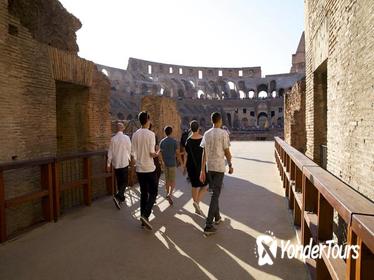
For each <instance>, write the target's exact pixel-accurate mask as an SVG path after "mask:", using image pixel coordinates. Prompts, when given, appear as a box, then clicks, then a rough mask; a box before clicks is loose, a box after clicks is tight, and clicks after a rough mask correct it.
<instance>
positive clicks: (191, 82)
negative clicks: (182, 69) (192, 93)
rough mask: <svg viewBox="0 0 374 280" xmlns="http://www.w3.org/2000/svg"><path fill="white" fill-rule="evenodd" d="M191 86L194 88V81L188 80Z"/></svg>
mask: <svg viewBox="0 0 374 280" xmlns="http://www.w3.org/2000/svg"><path fill="white" fill-rule="evenodd" d="M189 82H190V84H191V85H192V87H193V88H195V83H194V82H193V81H191V80H190V81H189Z"/></svg>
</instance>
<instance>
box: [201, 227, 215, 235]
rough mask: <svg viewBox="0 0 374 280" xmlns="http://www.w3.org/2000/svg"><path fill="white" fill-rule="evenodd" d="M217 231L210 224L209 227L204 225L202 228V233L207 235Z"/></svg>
mask: <svg viewBox="0 0 374 280" xmlns="http://www.w3.org/2000/svg"><path fill="white" fill-rule="evenodd" d="M216 232H217V229H216V228H215V227H214V226H210V227H207V226H206V227H205V228H204V234H205V235H206V236H209V235H212V234H215V233H216Z"/></svg>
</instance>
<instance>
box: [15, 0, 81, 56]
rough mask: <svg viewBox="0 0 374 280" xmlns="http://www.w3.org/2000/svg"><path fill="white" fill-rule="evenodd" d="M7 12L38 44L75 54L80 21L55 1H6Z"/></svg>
mask: <svg viewBox="0 0 374 280" xmlns="http://www.w3.org/2000/svg"><path fill="white" fill-rule="evenodd" d="M8 2H9V11H10V13H11V14H12V15H14V16H15V17H17V18H19V19H20V21H21V23H22V25H23V26H25V27H27V28H28V30H29V31H30V32H31V34H32V36H33V37H34V38H35V39H36V40H37V41H39V42H42V43H44V44H46V45H49V46H53V47H56V48H58V49H60V50H64V51H69V52H73V53H75V54H76V53H77V52H78V50H79V48H78V44H77V42H76V34H75V32H76V31H78V30H79V29H80V28H81V26H82V25H81V23H80V21H79V20H78V19H77V18H76V17H74V16H73V15H72V14H70V13H69V12H68V11H66V9H65V8H64V7H63V6H62V5H61V3H60V2H59V1H56V0H33V1H30V0H8Z"/></svg>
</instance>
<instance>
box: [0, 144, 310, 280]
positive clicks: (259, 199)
mask: <svg viewBox="0 0 374 280" xmlns="http://www.w3.org/2000/svg"><path fill="white" fill-rule="evenodd" d="M232 151H233V155H234V160H233V164H234V169H235V173H234V174H233V176H226V178H225V181H224V188H223V191H222V194H221V200H220V203H221V204H220V208H221V212H222V216H223V218H224V222H223V223H222V224H221V225H219V226H218V232H217V234H216V235H214V236H211V237H208V238H206V237H204V236H203V233H202V226H203V225H204V219H202V218H201V217H200V216H198V215H196V214H194V211H193V207H192V200H191V194H190V186H189V185H188V184H187V182H186V180H185V178H183V177H182V176H181V174H180V172H179V176H178V183H177V190H176V192H175V196H176V199H175V204H174V207H169V205H168V203H167V201H166V200H165V199H164V198H163V195H164V191H163V189H162V188H160V191H159V194H160V196H159V197H158V200H157V205H156V206H155V207H154V217H153V220H152V224H153V226H154V230H153V232H149V231H145V230H142V229H141V228H140V224H139V221H138V217H139V192H138V189H136V188H133V189H131V190H129V191H128V192H127V197H128V199H127V206H126V207H123V208H122V209H121V210H120V211H118V210H117V209H116V208H115V207H114V205H113V202H112V200H111V198H110V197H106V198H103V199H100V200H97V201H94V202H93V204H92V206H91V207H80V208H76V209H73V210H71V211H70V212H69V213H67V214H65V215H64V216H62V217H61V219H60V220H59V222H58V223H48V224H45V225H43V226H42V227H38V228H36V229H35V230H33V231H31V232H28V233H26V234H24V235H22V236H19V237H18V238H17V239H15V240H11V241H8V242H5V243H3V244H1V245H0V279H7V280H11V279H17V280H19V279H28V280H29V279H38V280H41V279H55V280H57V279H116V280H117V279H308V276H307V272H306V268H305V265H304V263H303V262H301V261H300V260H297V259H293V260H288V259H285V260H283V259H280V258H276V259H275V260H274V264H273V265H272V266H269V265H265V266H259V265H258V259H257V257H256V255H255V249H256V237H257V236H259V235H262V234H264V233H266V232H267V231H271V232H273V233H274V236H275V237H276V238H277V239H282V240H291V241H292V242H293V243H296V242H297V240H296V234H295V231H294V229H293V226H292V225H293V222H292V219H291V216H290V212H289V210H288V207H287V200H286V199H285V198H284V189H283V188H282V184H281V181H280V178H279V174H278V171H277V169H276V165H275V159H274V142H234V143H232ZM209 199H210V198H209V195H207V196H206V198H205V201H204V204H203V205H202V209H203V211H204V212H205V213H207V209H208V202H209Z"/></svg>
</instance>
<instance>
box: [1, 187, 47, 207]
mask: <svg viewBox="0 0 374 280" xmlns="http://www.w3.org/2000/svg"><path fill="white" fill-rule="evenodd" d="M45 196H48V190H42V191H38V192H32V193H28V194H25V195H21V196H17V197H15V198H11V199H8V200H6V201H5V208H10V207H15V206H18V205H20V204H23V203H25V202H29V201H33V200H36V199H40V198H42V197H45Z"/></svg>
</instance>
